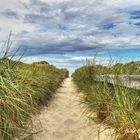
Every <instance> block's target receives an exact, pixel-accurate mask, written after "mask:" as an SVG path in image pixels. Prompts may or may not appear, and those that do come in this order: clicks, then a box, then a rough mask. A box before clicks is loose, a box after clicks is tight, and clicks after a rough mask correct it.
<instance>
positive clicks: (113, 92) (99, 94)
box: [73, 62, 140, 140]
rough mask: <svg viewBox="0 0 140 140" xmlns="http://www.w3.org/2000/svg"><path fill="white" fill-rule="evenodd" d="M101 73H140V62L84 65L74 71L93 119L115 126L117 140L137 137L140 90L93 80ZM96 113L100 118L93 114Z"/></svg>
mask: <svg viewBox="0 0 140 140" xmlns="http://www.w3.org/2000/svg"><path fill="white" fill-rule="evenodd" d="M99 74H115V75H117V74H140V62H131V63H128V64H120V63H118V64H115V65H114V66H110V67H105V66H101V65H97V66H92V65H89V66H83V67H81V68H79V69H77V70H76V71H75V73H74V74H73V80H74V82H75V83H76V85H77V87H78V89H79V90H81V91H82V92H83V96H82V102H83V103H85V104H86V105H87V108H88V109H89V111H90V112H91V118H92V119H96V120H98V121H99V122H100V123H105V124H107V126H108V127H111V128H113V129H114V130H115V131H114V138H116V139H117V140H137V139H138V134H139V133H140V132H139V128H140V122H139V119H140V91H138V90H135V89H129V88H126V87H121V86H118V85H110V84H108V83H107V82H97V81H95V80H94V79H95V77H96V75H99ZM93 112H96V114H97V118H93V117H92V114H93Z"/></svg>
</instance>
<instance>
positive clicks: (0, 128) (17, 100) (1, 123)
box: [0, 59, 68, 140]
mask: <svg viewBox="0 0 140 140" xmlns="http://www.w3.org/2000/svg"><path fill="white" fill-rule="evenodd" d="M67 75H68V72H67V70H65V69H57V68H56V67H54V66H52V65H49V64H48V63H44V62H43V63H42V62H41V63H34V64H24V63H22V62H15V61H11V60H8V59H1V60H0V139H2V140H13V139H15V138H20V139H27V138H28V137H30V136H31V135H32V134H33V133H35V132H33V131H32V128H31V122H30V118H31V114H33V113H36V112H38V110H39V108H40V107H41V106H42V105H46V104H47V103H48V101H49V100H50V99H51V98H52V97H53V94H54V93H55V90H56V89H57V88H58V87H59V86H60V84H61V83H62V81H63V80H64V79H65V78H66V76H67ZM28 124H30V125H29V126H30V127H29V126H28Z"/></svg>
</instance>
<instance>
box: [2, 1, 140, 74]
mask: <svg viewBox="0 0 140 140" xmlns="http://www.w3.org/2000/svg"><path fill="white" fill-rule="evenodd" d="M10 31H11V32H12V37H11V40H12V46H11V49H10V52H9V53H13V52H15V51H16V50H17V48H18V52H17V55H22V54H24V56H23V59H22V61H23V62H27V63H31V62H34V61H41V60H46V61H48V62H49V63H51V64H54V65H56V66H58V67H61V68H68V69H69V70H70V72H73V71H74V70H75V69H76V68H78V67H80V66H82V65H84V63H85V59H86V58H87V59H93V58H94V56H96V63H100V64H106V63H107V62H109V61H110V59H113V60H115V61H123V62H127V61H134V60H140V0H133V1H132V0H4V1H0V49H2V48H3V47H2V46H3V44H4V42H5V41H6V39H7V37H8V34H9V33H10Z"/></svg>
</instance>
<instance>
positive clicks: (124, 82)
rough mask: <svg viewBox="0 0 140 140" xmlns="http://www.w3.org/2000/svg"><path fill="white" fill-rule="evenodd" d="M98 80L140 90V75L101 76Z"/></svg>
mask: <svg viewBox="0 0 140 140" xmlns="http://www.w3.org/2000/svg"><path fill="white" fill-rule="evenodd" d="M96 80H98V81H102V82H104V81H106V82H108V83H110V84H117V85H121V86H125V87H129V88H135V89H138V90H140V75H117V76H116V75H100V76H98V77H97V78H96Z"/></svg>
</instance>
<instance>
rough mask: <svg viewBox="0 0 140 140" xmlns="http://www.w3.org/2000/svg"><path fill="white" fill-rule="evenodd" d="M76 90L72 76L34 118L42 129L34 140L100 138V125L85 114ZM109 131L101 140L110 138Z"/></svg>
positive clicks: (86, 139) (93, 139)
mask: <svg viewBox="0 0 140 140" xmlns="http://www.w3.org/2000/svg"><path fill="white" fill-rule="evenodd" d="M76 92H77V91H76V88H75V85H74V84H73V82H72V80H71V78H67V79H66V80H65V81H64V83H63V84H62V87H60V88H59V89H58V91H57V93H56V95H55V98H54V99H53V100H52V101H51V102H50V105H49V106H48V107H44V108H43V109H42V110H41V112H40V115H37V116H35V117H34V118H33V122H34V125H35V126H36V129H38V130H42V131H41V132H40V133H38V134H37V135H35V136H34V138H33V139H34V140H98V138H97V134H98V133H97V131H98V125H97V124H96V123H94V122H93V121H89V119H88V118H87V116H86V114H84V111H85V108H83V107H82V106H81V105H80V104H79V97H78V96H77V95H78V93H76ZM107 133H108V132H107ZM107 133H106V132H103V133H102V134H101V136H100V140H110V138H109V137H108V136H107Z"/></svg>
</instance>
